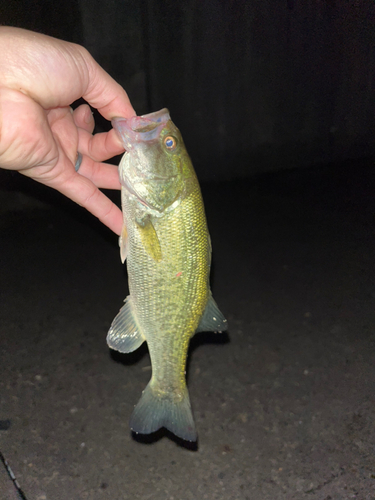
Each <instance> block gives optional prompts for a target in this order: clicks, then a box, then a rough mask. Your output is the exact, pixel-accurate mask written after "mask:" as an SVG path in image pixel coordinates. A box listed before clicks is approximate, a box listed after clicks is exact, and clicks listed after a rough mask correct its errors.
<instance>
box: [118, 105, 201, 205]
mask: <svg viewBox="0 0 375 500" xmlns="http://www.w3.org/2000/svg"><path fill="white" fill-rule="evenodd" d="M112 125H113V127H114V129H115V130H116V131H117V133H118V135H119V136H120V138H121V140H122V143H123V145H124V147H125V149H126V153H125V155H124V156H123V159H122V160H121V163H120V166H119V174H120V182H121V185H122V186H123V187H124V188H125V189H127V190H128V191H129V192H130V193H131V194H132V195H134V196H136V197H137V198H138V200H139V201H140V202H141V203H142V204H143V205H145V206H147V207H148V208H150V209H151V210H156V211H157V212H160V213H162V212H164V210H165V209H167V208H168V207H170V206H171V205H174V204H178V202H179V200H180V199H181V198H182V197H184V196H185V195H186V186H187V185H188V184H189V182H188V180H189V179H190V178H191V177H192V176H193V175H194V170H193V167H192V165H191V160H190V158H189V155H188V153H187V151H186V148H185V145H184V143H183V140H182V136H181V133H180V131H179V130H178V128H177V127H176V126H175V125H174V123H173V122H172V120H171V118H170V116H169V111H168V110H167V109H166V108H164V109H162V110H160V111H157V112H155V113H150V114H147V115H143V116H134V117H132V118H129V119H125V118H114V119H113V120H112Z"/></svg>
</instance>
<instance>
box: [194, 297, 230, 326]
mask: <svg viewBox="0 0 375 500" xmlns="http://www.w3.org/2000/svg"><path fill="white" fill-rule="evenodd" d="M227 329H228V321H227V320H226V319H225V318H224V316H223V313H222V312H221V311H220V310H219V308H218V306H217V304H216V302H215V301H214V299H213V297H212V295H211V293H210V296H209V299H208V301H207V305H206V309H205V310H204V313H203V316H202V318H201V320H200V323H199V325H198V328H197V329H196V332H219V333H221V332H225V330H227Z"/></svg>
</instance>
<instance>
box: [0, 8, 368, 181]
mask: <svg viewBox="0 0 375 500" xmlns="http://www.w3.org/2000/svg"><path fill="white" fill-rule="evenodd" d="M374 19H375V3H374V2H370V1H368V0H367V1H355V2H354V1H350V2H349V1H348V2H347V1H345V2H344V1H341V0H336V1H335V0H326V1H322V0H304V1H303V2H302V1H298V0H252V1H251V2H249V1H246V0H236V1H230V0H216V1H214V0H205V1H197V0H184V1H181V0H173V1H171V0H142V1H138V2H134V1H129V0H123V1H119V0H108V1H105V2H103V1H102V0H66V1H64V2H50V1H48V0H35V1H31V0H29V1H27V0H26V1H17V0H10V1H7V2H5V1H4V0H3V1H2V5H1V10H0V22H1V23H3V24H10V25H14V26H20V27H23V28H28V29H32V30H36V31H39V32H42V33H45V34H48V35H52V36H55V37H59V38H62V39H65V40H69V41H73V42H77V43H80V44H82V45H84V46H85V47H86V48H87V49H88V50H89V51H90V52H91V53H92V55H93V56H94V57H95V58H96V59H97V61H98V62H99V63H100V64H101V65H102V66H103V67H104V68H105V69H106V70H107V71H108V72H109V73H110V74H111V75H112V76H113V77H114V78H115V79H116V80H117V81H119V82H120V83H121V85H123V86H124V88H125V89H126V90H127V92H128V93H129V96H130V99H131V101H132V102H133V105H134V107H135V110H136V112H137V113H138V114H143V113H147V112H151V111H155V110H157V109H160V108H162V107H168V108H169V109H170V111H171V115H172V119H173V120H174V122H175V123H176V124H177V126H178V127H179V128H180V129H181V131H182V133H183V137H184V139H185V142H186V144H187V147H188V150H189V152H190V154H191V156H192V158H193V160H194V164H195V166H196V169H197V171H198V176H199V178H200V179H201V180H209V179H213V178H214V179H216V180H220V179H228V178H234V177H244V176H248V175H249V174H253V173H254V172H264V171H267V170H276V169H280V168H295V167H301V166H309V165H314V164H320V163H331V162H337V161H342V160H344V159H348V158H361V157H366V156H367V157H369V156H372V155H374V152H375V141H374V140H373V138H374V132H375V94H374V90H375V82H374V67H375V66H374V62H375V61H374V59H375V45H374V43H375V30H374Z"/></svg>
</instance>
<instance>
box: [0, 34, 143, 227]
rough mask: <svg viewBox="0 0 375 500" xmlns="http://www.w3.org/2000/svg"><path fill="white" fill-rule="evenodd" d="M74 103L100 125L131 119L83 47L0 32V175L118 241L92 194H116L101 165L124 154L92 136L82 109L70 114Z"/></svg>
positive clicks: (109, 211)
mask: <svg viewBox="0 0 375 500" xmlns="http://www.w3.org/2000/svg"><path fill="white" fill-rule="evenodd" d="M81 97H83V99H85V101H87V102H88V103H89V104H90V105H91V106H92V107H93V108H96V109H97V110H98V111H99V112H100V114H101V115H103V116H104V118H106V119H107V120H111V119H112V118H114V117H118V116H122V117H124V118H130V117H131V116H134V115H135V111H134V109H133V108H132V105H131V103H130V101H129V98H128V96H127V94H126V92H125V90H124V89H123V88H122V87H121V86H120V85H119V84H118V83H116V82H115V81H114V80H113V79H112V78H111V77H110V76H109V75H108V74H107V73H106V72H105V71H104V70H103V69H102V68H101V67H100V66H99V65H98V64H97V63H96V62H95V60H94V59H93V58H92V57H91V55H90V54H89V53H88V52H87V50H86V49H84V48H83V47H81V46H79V45H75V44H72V43H68V42H64V41H62V40H58V39H56V38H51V37H48V36H46V35H41V34H38V33H34V32H31V31H27V30H22V29H19V28H10V27H6V26H0V167H1V168H5V169H9V170H18V171H19V172H20V173H22V174H24V175H26V176H28V177H31V178H32V179H35V180H36V181H39V182H41V183H43V184H45V185H47V186H49V187H52V188H54V189H56V190H58V191H60V192H61V193H62V194H64V195H65V196H67V197H68V198H70V199H72V200H73V201H75V202H76V203H78V204H79V205H81V206H83V207H85V208H86V209H87V210H89V211H90V212H91V213H92V214H93V215H95V216H96V217H98V219H99V220H101V221H102V222H103V223H104V224H105V225H106V226H108V227H109V228H110V229H112V231H114V232H115V233H117V234H120V232H121V226H122V214H121V211H120V209H119V208H118V207H117V206H116V205H115V204H114V203H113V202H112V201H111V200H110V199H109V198H107V197H106V196H105V195H104V193H103V192H102V191H100V189H99V188H107V189H120V183H119V177H118V170H117V167H116V166H114V165H110V164H106V163H103V162H104V161H105V160H108V159H109V158H112V157H113V156H115V155H118V154H121V153H122V152H123V151H124V148H123V146H122V145H121V142H120V140H119V138H118V136H117V135H116V132H115V131H114V130H113V129H111V130H110V131H109V132H106V133H100V134H95V135H93V130H94V125H95V124H94V119H93V116H92V113H91V109H90V107H89V106H88V105H87V104H83V105H81V106H79V107H78V108H76V109H75V110H74V111H72V109H71V107H70V105H71V104H72V103H73V102H74V101H75V100H77V99H79V98H81ZM78 151H79V152H80V153H81V154H82V158H83V159H82V164H81V167H80V168H79V171H78V172H76V171H75V168H74V165H75V163H76V159H77V152H78Z"/></svg>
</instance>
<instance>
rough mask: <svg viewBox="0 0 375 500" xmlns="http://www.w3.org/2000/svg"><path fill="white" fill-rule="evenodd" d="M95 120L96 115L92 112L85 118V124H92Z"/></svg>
mask: <svg viewBox="0 0 375 500" xmlns="http://www.w3.org/2000/svg"><path fill="white" fill-rule="evenodd" d="M93 119H94V113H93V112H92V111H90V112H89V113H87V115H86V116H85V122H86V123H91V122H92V121H93Z"/></svg>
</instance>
